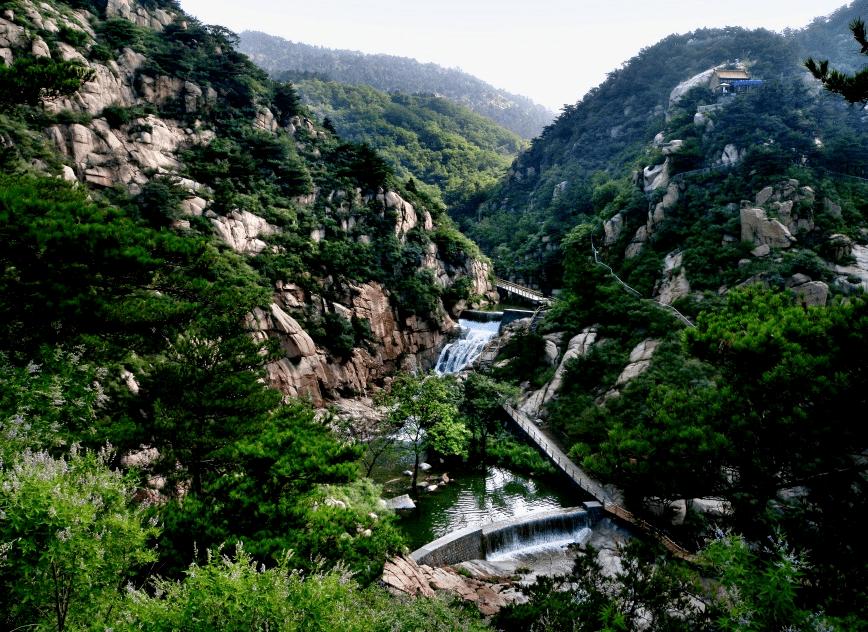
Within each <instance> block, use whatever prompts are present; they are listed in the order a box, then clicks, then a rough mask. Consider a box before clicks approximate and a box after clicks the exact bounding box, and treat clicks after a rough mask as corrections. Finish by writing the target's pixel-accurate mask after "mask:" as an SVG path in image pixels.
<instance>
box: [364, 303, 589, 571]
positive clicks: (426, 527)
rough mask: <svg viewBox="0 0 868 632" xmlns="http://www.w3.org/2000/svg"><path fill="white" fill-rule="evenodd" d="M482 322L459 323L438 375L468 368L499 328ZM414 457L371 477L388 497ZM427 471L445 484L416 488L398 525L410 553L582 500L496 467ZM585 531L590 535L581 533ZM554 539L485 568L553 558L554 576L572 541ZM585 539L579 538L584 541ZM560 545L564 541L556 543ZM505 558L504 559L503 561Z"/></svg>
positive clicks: (551, 483) (397, 459) (542, 538)
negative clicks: (411, 503)
mask: <svg viewBox="0 0 868 632" xmlns="http://www.w3.org/2000/svg"><path fill="white" fill-rule="evenodd" d="M488 318H495V319H496V320H486V321H485V322H477V321H475V320H469V319H464V318H462V319H460V320H459V321H458V322H459V325H460V327H461V334H460V336H459V337H458V338H457V339H456V340H455V341H453V342H451V343H449V344H447V345H446V346H445V347H444V348H443V350H442V352H441V353H440V357H439V358H438V360H437V363H436V365H435V370H436V372H437V373H438V374H439V375H445V374H452V373H457V372H459V371H461V370H462V369H464V368H466V367H467V366H468V365H470V364H471V363H472V362H473V361H474V360H475V359H476V358H477V357H478V356H479V354H480V353H482V351H483V349H484V348H485V347H486V345H488V343H489V342H490V341H491V339H492V338H493V337H494V336H495V335H496V334H497V332H498V329H499V326H500V314H492V315H491V316H489V317H488ZM412 462H413V457H412V454H411V452H410V451H409V450H406V449H401V448H399V449H397V450H395V451H394V452H393V453H392V454H391V455H390V457H389V459H388V462H384V463H383V464H382V465H381V466H380V467H378V468H377V470H376V471H375V472H374V473H373V478H374V479H375V480H377V482H380V483H382V484H383V485H384V487H385V489H386V492H387V494H393V495H399V494H405V493H408V491H409V482H410V481H409V477H408V476H406V475H404V474H403V473H402V472H403V471H404V470H407V469H408V468H411V467H412ZM431 465H432V468H431V469H430V470H428V471H425V472H420V477H419V479H420V481H426V480H431V481H432V482H440V480H439V479H440V477H441V476H442V475H443V474H446V475H447V476H448V477H449V479H450V483H449V484H448V485H439V486H438V487H437V490H436V491H434V492H428V491H425V490H423V489H420V490H419V492H418V497H416V498H414V500H416V505H417V509H416V510H415V511H413V512H410V513H409V514H408V515H405V516H403V517H402V518H401V519H400V520H399V521H398V523H397V526H398V527H399V528H400V529H401V530H402V531H403V533H404V535H405V536H406V538H407V544H408V546H409V547H410V548H411V550H412V549H416V548H419V547H422V546H424V545H425V544H427V543H429V542H431V541H433V540H436V539H438V538H440V537H442V536H444V535H447V534H449V533H451V532H453V531H457V530H459V529H463V528H466V527H478V526H482V525H485V524H489V523H492V522H500V521H503V520H509V519H512V518H519V517H523V516H526V515H528V514H534V513H539V512H544V511H549V510H553V509H559V508H567V507H574V506H576V505H577V504H580V503H581V501H582V500H583V499H582V498H579V497H578V496H577V495H576V494H575V493H574V492H573V491H572V490H571V489H570V487H569V486H567V485H563V484H560V483H561V481H560V480H559V479H537V478H534V477H529V476H525V475H522V474H518V473H515V472H512V471H510V470H508V469H504V468H499V467H487V468H484V469H483V468H480V467H477V466H472V465H470V464H468V463H465V464H462V465H460V466H458V467H457V468H456V466H455V465H450V467H449V469H448V471H447V470H446V469H444V467H445V466H444V465H438V464H437V463H431ZM586 531H589V530H586ZM547 535H554V534H539V537H538V538H536V539H534V541H528V542H526V543H517V546H515V547H513V548H514V549H515V550H511V551H510V552H509V554H507V555H505V556H498V559H497V560H494V559H491V560H489V562H490V563H503V562H507V563H509V561H510V560H514V564H519V565H522V566H527V567H530V568H534V567H536V566H537V564H535V563H534V560H535V559H536V558H538V557H540V556H542V558H544V559H545V560H546V564H547V565H548V566H551V564H552V560H553V558H558V559H559V563H558V564H556V566H557V570H558V572H565V571H567V570H569V568H570V567H571V562H570V561H569V556H568V555H567V553H566V547H567V545H568V544H570V543H571V542H572V541H574V538H573V539H569V538H568V539H566V540H563V538H561V539H557V538H551V537H547ZM587 535H589V534H584V536H583V537H582V539H583V540H584V539H586V537H587ZM561 540H563V541H561ZM504 558H507V559H504ZM514 564H513V565H514Z"/></svg>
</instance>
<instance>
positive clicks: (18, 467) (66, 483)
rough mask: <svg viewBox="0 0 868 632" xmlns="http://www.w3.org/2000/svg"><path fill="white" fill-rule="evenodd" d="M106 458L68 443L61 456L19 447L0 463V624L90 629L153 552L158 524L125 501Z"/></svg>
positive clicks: (106, 452) (126, 491)
mask: <svg viewBox="0 0 868 632" xmlns="http://www.w3.org/2000/svg"><path fill="white" fill-rule="evenodd" d="M111 457H112V451H111V450H110V448H106V449H103V450H102V451H100V452H98V453H95V452H90V451H87V452H85V451H80V450H79V449H78V447H77V446H75V445H73V446H71V450H70V453H69V455H68V456H67V457H65V458H54V457H52V456H51V455H49V454H48V453H46V452H31V451H25V452H24V453H23V454H21V455H19V456H18V457H17V458H16V459H15V460H14V461H12V462H6V463H4V464H2V466H0V468H2V469H0V543H4V547H2V549H3V550H2V553H0V556H2V558H3V559H2V561H0V628H4V629H15V628H17V627H28V626H29V627H35V628H38V629H52V630H58V631H59V632H63V630H78V629H90V628H91V627H92V626H94V625H97V624H98V623H99V622H101V621H106V620H108V617H110V616H111V614H112V610H113V608H114V607H115V605H116V604H117V603H118V602H119V601H121V599H122V591H121V589H122V587H123V586H124V584H125V583H126V582H127V580H128V578H130V577H132V576H133V574H134V573H135V572H136V571H137V570H138V568H139V567H140V566H141V565H143V564H145V563H148V562H152V561H154V560H156V555H155V553H154V551H153V550H151V549H149V548H148V542H149V540H150V539H151V538H153V537H155V536H157V535H158V533H159V529H158V525H157V524H156V521H148V520H147V519H146V517H145V514H144V509H145V508H144V507H142V506H138V505H137V506H134V505H132V504H131V502H130V500H131V496H132V494H133V492H134V491H135V489H134V488H133V487H132V485H131V484H130V480H129V479H128V478H127V477H125V476H123V475H121V473H120V472H118V471H113V470H110V469H109V467H108V463H109V462H110V460H111Z"/></svg>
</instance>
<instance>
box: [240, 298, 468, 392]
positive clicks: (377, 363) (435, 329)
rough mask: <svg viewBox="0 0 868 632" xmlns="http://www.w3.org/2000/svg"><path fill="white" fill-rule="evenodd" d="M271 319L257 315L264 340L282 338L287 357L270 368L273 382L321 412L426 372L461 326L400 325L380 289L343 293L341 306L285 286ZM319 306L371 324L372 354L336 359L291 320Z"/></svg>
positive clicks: (446, 321)
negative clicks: (394, 379)
mask: <svg viewBox="0 0 868 632" xmlns="http://www.w3.org/2000/svg"><path fill="white" fill-rule="evenodd" d="M277 289H278V294H277V296H276V303H275V304H274V305H273V306H272V308H271V311H270V313H265V312H263V311H262V310H256V311H255V312H254V319H255V321H256V324H257V325H258V328H259V330H260V331H261V334H260V335H263V336H269V337H274V338H277V339H278V340H279V342H280V348H281V352H282V353H283V357H282V358H281V359H280V360H278V361H276V362H273V363H271V364H269V365H268V367H267V369H268V382H269V384H270V385H271V386H272V387H274V388H276V389H278V390H280V391H281V392H282V393H284V394H286V395H288V396H291V397H303V398H307V399H309V400H310V401H311V403H313V404H314V405H315V406H318V407H319V406H323V405H324V404H325V402H326V399H338V398H340V397H341V396H342V395H344V394H346V395H352V394H361V393H367V392H369V391H370V390H372V389H375V388H377V387H378V383H381V382H382V380H383V379H384V378H385V377H387V376H388V375H390V374H392V373H394V372H395V371H396V370H397V369H403V370H415V369H418V368H424V367H427V366H429V365H431V363H432V362H433V361H434V360H435V359H436V355H437V353H438V352H439V350H440V348H441V347H442V345H443V344H444V343H445V340H446V337H447V335H448V334H449V333H451V332H452V331H453V330H454V328H455V323H454V322H453V321H452V320H451V319H450V318H449V317H448V316H445V315H443V316H442V318H441V321H440V323H439V325H432V324H431V323H429V322H427V321H425V320H423V319H421V318H418V317H416V316H411V317H409V318H405V319H403V320H402V319H400V318H399V315H398V312H397V309H396V308H394V307H392V305H391V304H390V302H389V298H388V295H387V293H386V290H385V289H384V288H383V287H382V286H380V285H379V284H378V283H364V284H361V285H358V286H353V285H349V286H346V287H343V288H341V293H342V294H343V296H342V298H341V300H340V301H339V302H334V303H331V304H328V302H326V301H323V300H322V299H321V298H320V297H316V296H313V295H310V294H309V293H306V292H304V291H303V290H301V288H298V287H297V286H288V285H284V284H279V286H278V288H277ZM316 305H319V308H320V309H328V310H329V311H332V312H334V313H338V314H343V315H344V316H345V317H347V316H349V317H350V318H352V317H355V318H358V319H360V320H365V321H367V322H368V325H369V327H370V329H371V333H372V334H373V338H374V339H373V340H371V341H369V342H368V344H367V346H366V348H356V349H353V350H352V352H351V353H350V354H349V356H348V357H336V356H334V355H333V354H331V353H329V351H328V349H326V348H324V347H320V346H317V345H316V344H314V342H313V340H312V339H311V338H310V336H309V335H308V334H307V333H306V332H305V331H304V330H303V329H302V327H301V325H299V323H298V321H297V320H295V318H293V317H292V316H291V315H290V314H291V313H293V311H295V312H296V313H298V314H300V315H303V314H304V313H305V312H304V310H305V308H307V307H308V306H316Z"/></svg>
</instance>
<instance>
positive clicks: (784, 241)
mask: <svg viewBox="0 0 868 632" xmlns="http://www.w3.org/2000/svg"><path fill="white" fill-rule="evenodd" d="M741 239H742V241H749V242H752V243H753V244H755V245H757V246H763V245H766V246H769V248H789V247H790V246H792V245H793V243H795V241H796V238H795V237H793V235H792V233H790V231H789V229H788V228H787V227H786V226H784V225H783V224H781V222H779V221H778V220H776V219H769V218H768V215H766V212H765V210H764V209H761V208H743V209H741Z"/></svg>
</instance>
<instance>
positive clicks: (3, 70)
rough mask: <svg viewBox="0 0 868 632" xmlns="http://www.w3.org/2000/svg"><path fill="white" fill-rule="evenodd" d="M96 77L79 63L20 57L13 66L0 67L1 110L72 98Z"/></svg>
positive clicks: (47, 58) (48, 58) (46, 58)
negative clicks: (83, 85) (84, 84)
mask: <svg viewBox="0 0 868 632" xmlns="http://www.w3.org/2000/svg"><path fill="white" fill-rule="evenodd" d="M93 76H94V71H93V70H91V69H90V68H87V67H86V66H84V65H83V64H81V63H80V62H75V61H55V60H53V59H51V58H50V57H37V58H30V57H18V58H17V59H16V60H15V62H14V63H13V64H12V65H11V66H5V65H4V66H0V110H8V109H10V108H12V107H13V106H15V105H29V106H31V107H35V106H37V105H39V104H40V103H42V102H43V101H50V100H52V99H56V98H58V97H68V96H72V95H73V94H75V93H76V92H77V91H78V89H79V88H80V87H81V85H82V84H83V83H86V82H88V81H90V80H91V79H92V78H93Z"/></svg>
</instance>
